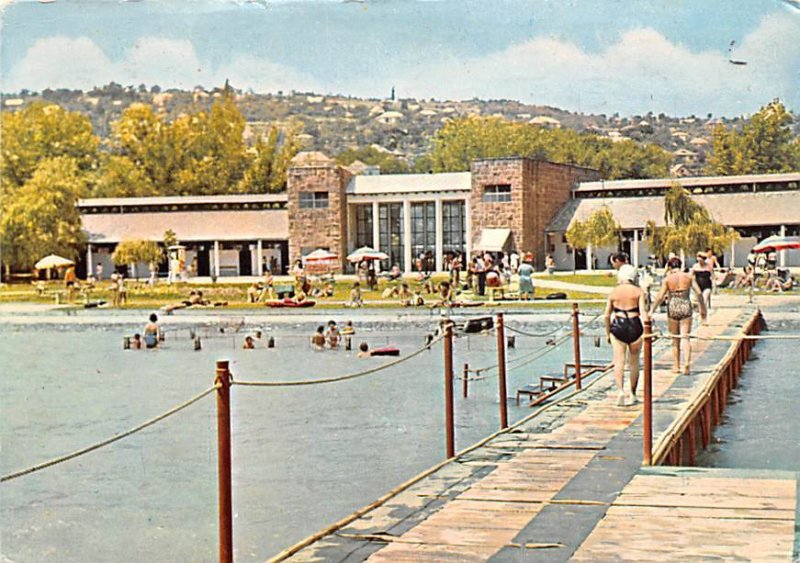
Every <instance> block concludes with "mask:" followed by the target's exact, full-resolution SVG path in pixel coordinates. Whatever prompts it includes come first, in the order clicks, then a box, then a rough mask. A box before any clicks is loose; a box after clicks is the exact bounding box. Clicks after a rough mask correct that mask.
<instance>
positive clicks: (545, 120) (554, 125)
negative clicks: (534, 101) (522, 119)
mask: <svg viewBox="0 0 800 563" xmlns="http://www.w3.org/2000/svg"><path fill="white" fill-rule="evenodd" d="M528 123H530V124H531V125H539V126H541V127H549V128H551V129H558V128H559V127H561V122H560V121H559V120H558V119H556V118H554V117H549V116H547V115H537V116H536V117H534V118H532V119H530V120H529V121H528Z"/></svg>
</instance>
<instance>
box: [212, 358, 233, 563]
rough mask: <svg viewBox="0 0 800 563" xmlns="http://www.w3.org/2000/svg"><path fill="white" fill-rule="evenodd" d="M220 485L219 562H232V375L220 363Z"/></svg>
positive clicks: (222, 362)
mask: <svg viewBox="0 0 800 563" xmlns="http://www.w3.org/2000/svg"><path fill="white" fill-rule="evenodd" d="M214 384H215V385H217V484H218V490H219V561H220V563H232V562H233V491H232V486H231V372H230V369H229V367H228V361H227V360H220V361H218V362H217V372H216V378H215V380H214Z"/></svg>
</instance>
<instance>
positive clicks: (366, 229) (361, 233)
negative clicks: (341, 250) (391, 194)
mask: <svg viewBox="0 0 800 563" xmlns="http://www.w3.org/2000/svg"><path fill="white" fill-rule="evenodd" d="M355 213H356V248H361V247H362V246H370V247H373V248H374V247H375V245H374V242H373V240H372V204H366V205H356V206H355Z"/></svg>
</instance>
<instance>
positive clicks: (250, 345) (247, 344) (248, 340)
mask: <svg viewBox="0 0 800 563" xmlns="http://www.w3.org/2000/svg"><path fill="white" fill-rule="evenodd" d="M255 347H256V345H255V342H254V341H253V337H252V336H247V337H245V339H244V344H243V345H242V349H243V350H254V349H255Z"/></svg>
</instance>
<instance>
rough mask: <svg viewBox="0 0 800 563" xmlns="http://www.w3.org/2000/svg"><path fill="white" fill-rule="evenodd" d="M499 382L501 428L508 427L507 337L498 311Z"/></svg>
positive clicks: (501, 315)
mask: <svg viewBox="0 0 800 563" xmlns="http://www.w3.org/2000/svg"><path fill="white" fill-rule="evenodd" d="M497 382H498V385H499V390H498V393H499V395H500V429H501V430H504V429H506V428H508V405H507V404H506V337H505V327H504V326H503V313H497Z"/></svg>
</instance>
